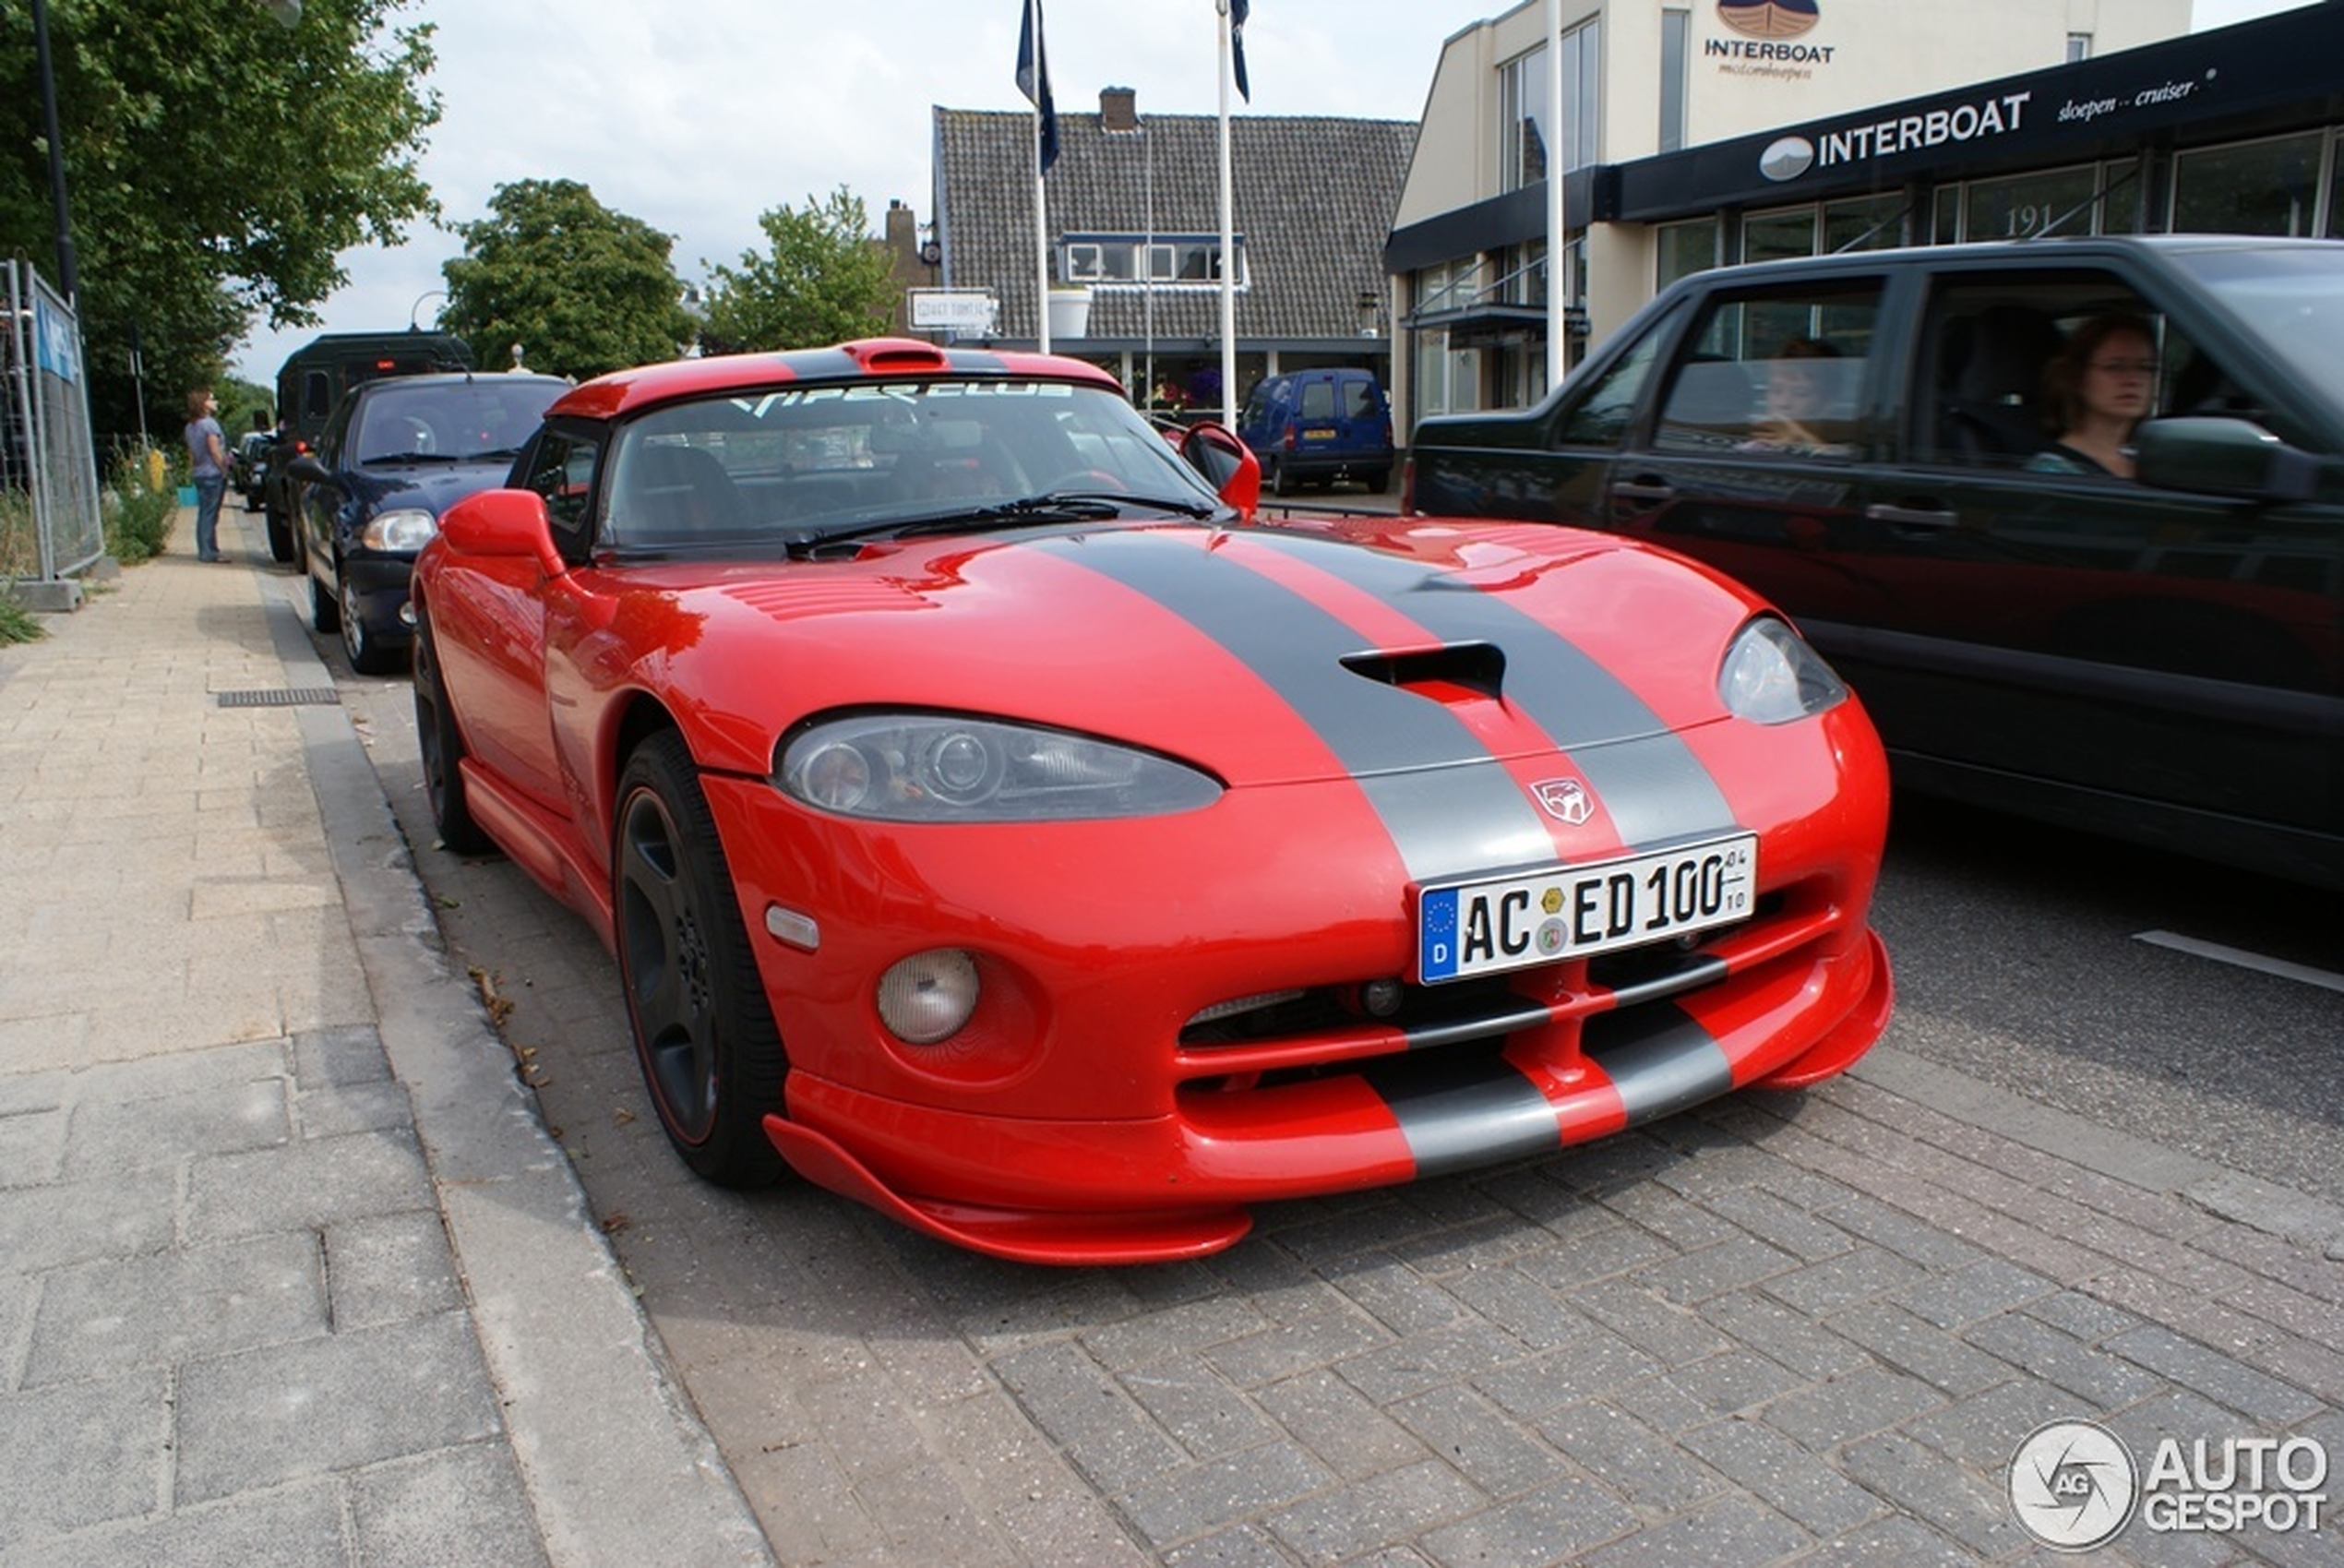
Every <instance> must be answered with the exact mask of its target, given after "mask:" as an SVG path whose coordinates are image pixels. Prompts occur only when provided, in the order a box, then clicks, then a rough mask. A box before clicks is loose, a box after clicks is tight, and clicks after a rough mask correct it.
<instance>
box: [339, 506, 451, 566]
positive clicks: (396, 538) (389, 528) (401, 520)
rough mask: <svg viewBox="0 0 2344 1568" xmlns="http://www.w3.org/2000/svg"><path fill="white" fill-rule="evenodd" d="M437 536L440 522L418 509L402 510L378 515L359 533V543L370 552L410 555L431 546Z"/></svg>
mask: <svg viewBox="0 0 2344 1568" xmlns="http://www.w3.org/2000/svg"><path fill="white" fill-rule="evenodd" d="M438 532H439V520H438V519H437V518H436V517H434V516H432V515H431V513H429V512H427V511H425V510H423V509H421V508H418V507H401V508H400V509H398V510H396V511H388V512H377V514H376V515H375V516H374V517H372V518H370V519H368V520H367V522H366V526H365V527H364V528H362V529H360V530H359V531H358V543H360V544H361V545H365V546H366V548H368V549H369V550H393V551H397V552H399V553H400V554H401V555H413V553H414V552H415V551H417V550H420V549H422V548H423V547H424V546H425V545H428V544H430V543H431V538H432V535H433V534H435V533H438Z"/></svg>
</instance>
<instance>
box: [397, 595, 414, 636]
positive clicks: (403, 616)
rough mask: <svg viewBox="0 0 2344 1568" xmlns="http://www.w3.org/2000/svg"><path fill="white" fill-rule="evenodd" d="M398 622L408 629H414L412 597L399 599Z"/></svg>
mask: <svg viewBox="0 0 2344 1568" xmlns="http://www.w3.org/2000/svg"><path fill="white" fill-rule="evenodd" d="M399 624H400V625H401V626H403V627H405V628H407V629H408V630H409V631H413V630H414V629H415V602H414V601H413V599H401V600H400V601H399Z"/></svg>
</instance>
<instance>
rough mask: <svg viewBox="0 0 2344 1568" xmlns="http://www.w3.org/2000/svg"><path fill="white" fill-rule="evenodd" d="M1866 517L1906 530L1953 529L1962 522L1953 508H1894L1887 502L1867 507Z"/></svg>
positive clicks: (1879, 502) (1865, 510)
mask: <svg viewBox="0 0 2344 1568" xmlns="http://www.w3.org/2000/svg"><path fill="white" fill-rule="evenodd" d="M1864 516H1866V517H1868V518H1870V519H1871V520H1872V521H1874V522H1893V523H1896V524H1897V525H1898V526H1900V527H1904V528H1953V527H1955V526H1956V525H1958V524H1959V523H1960V521H1961V513H1959V512H1957V511H1955V510H1954V509H1952V508H1951V507H1893V506H1890V505H1889V504H1888V503H1886V502H1885V501H1876V502H1874V503H1873V504H1872V505H1871V506H1869V507H1866V508H1865V509H1864Z"/></svg>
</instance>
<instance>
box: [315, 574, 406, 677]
mask: <svg viewBox="0 0 2344 1568" xmlns="http://www.w3.org/2000/svg"><path fill="white" fill-rule="evenodd" d="M312 581H315V580H314V579H313V580H312ZM337 613H338V614H339V616H340V617H341V651H342V652H345V653H347V654H349V655H350V667H351V668H352V669H353V670H356V671H357V672H358V673H359V674H360V675H365V676H388V675H397V674H398V673H399V650H397V649H396V648H386V647H384V646H383V640H382V639H381V638H379V637H377V636H375V635H374V634H373V633H372V632H370V631H368V630H367V629H366V616H365V611H364V610H363V608H362V607H361V606H360V604H359V603H358V594H357V592H356V590H354V589H353V588H352V587H351V586H350V580H349V579H348V578H346V577H345V578H343V579H342V582H341V606H340V608H339V610H338V612H337Z"/></svg>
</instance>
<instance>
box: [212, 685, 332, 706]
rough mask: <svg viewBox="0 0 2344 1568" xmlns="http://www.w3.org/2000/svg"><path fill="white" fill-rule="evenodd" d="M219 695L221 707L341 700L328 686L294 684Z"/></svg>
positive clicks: (326, 703) (302, 704)
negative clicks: (277, 688)
mask: <svg viewBox="0 0 2344 1568" xmlns="http://www.w3.org/2000/svg"><path fill="white" fill-rule="evenodd" d="M219 696H220V705H221V707H222V708H310V707H319V706H324V707H332V706H334V705H336V704H338V703H340V702H341V692H339V691H336V690H335V689H334V688H332V687H330V686H296V687H292V688H287V689H283V690H278V691H223V692H221V693H220V694H219Z"/></svg>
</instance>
